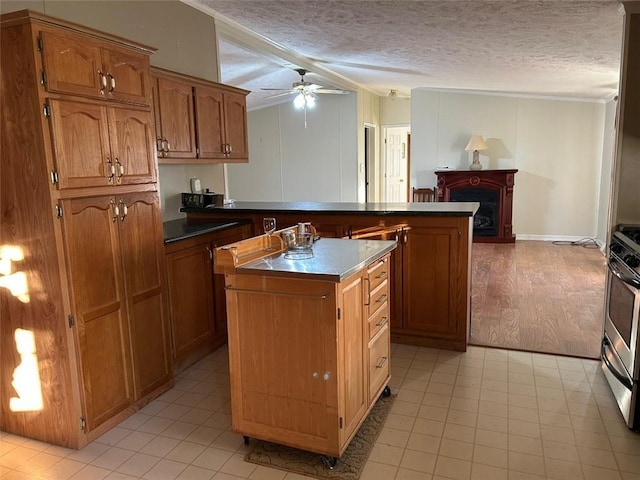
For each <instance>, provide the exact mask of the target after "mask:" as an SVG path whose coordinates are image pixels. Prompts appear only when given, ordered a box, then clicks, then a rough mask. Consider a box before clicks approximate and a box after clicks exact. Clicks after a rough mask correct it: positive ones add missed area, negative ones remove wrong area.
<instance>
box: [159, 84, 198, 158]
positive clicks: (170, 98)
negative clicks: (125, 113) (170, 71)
mask: <svg viewBox="0 0 640 480" xmlns="http://www.w3.org/2000/svg"><path fill="white" fill-rule="evenodd" d="M156 88H157V104H156V134H157V141H158V150H159V153H158V155H159V156H162V157H170V158H196V154H197V150H196V133H195V124H194V115H193V93H192V90H191V85H189V84H187V83H184V82H180V81H175V80H170V79H166V78H158V79H157V85H156Z"/></svg>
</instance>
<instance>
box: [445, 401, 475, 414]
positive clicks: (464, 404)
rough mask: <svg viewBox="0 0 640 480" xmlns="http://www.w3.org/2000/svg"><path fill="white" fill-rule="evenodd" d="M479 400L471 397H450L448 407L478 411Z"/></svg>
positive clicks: (465, 410) (463, 410)
mask: <svg viewBox="0 0 640 480" xmlns="http://www.w3.org/2000/svg"><path fill="white" fill-rule="evenodd" d="M479 404H480V402H479V401H478V400H476V399H473V398H455V397H454V398H452V399H451V403H450V404H449V408H450V409H451V410H459V411H462V412H472V413H478V408H479Z"/></svg>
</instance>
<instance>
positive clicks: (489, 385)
mask: <svg viewBox="0 0 640 480" xmlns="http://www.w3.org/2000/svg"><path fill="white" fill-rule="evenodd" d="M498 373H503V372H498ZM494 376H495V375H494ZM504 376H505V379H504V380H497V379H492V378H485V377H483V378H482V389H481V390H482V393H484V392H485V391H486V392H487V393H484V394H485V395H498V393H508V392H509V382H507V379H506V373H505V375H504ZM502 397H505V395H500V398H502Z"/></svg>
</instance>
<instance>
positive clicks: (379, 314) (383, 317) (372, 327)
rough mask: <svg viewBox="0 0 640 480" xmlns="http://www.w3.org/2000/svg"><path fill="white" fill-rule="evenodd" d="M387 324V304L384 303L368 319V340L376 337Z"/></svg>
mask: <svg viewBox="0 0 640 480" xmlns="http://www.w3.org/2000/svg"><path fill="white" fill-rule="evenodd" d="M388 323H389V303H388V302H387V303H385V304H384V305H383V306H382V307H380V308H379V309H378V310H376V311H375V312H374V314H373V315H371V316H370V317H369V321H368V324H369V340H371V339H372V338H373V337H375V336H376V334H377V333H378V332H379V331H380V330H382V328H384V327H385V325H387V324H388Z"/></svg>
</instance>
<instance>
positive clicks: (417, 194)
mask: <svg viewBox="0 0 640 480" xmlns="http://www.w3.org/2000/svg"><path fill="white" fill-rule="evenodd" d="M411 190H412V201H413V202H437V201H438V189H437V188H416V187H413V188H412V189H411Z"/></svg>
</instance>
